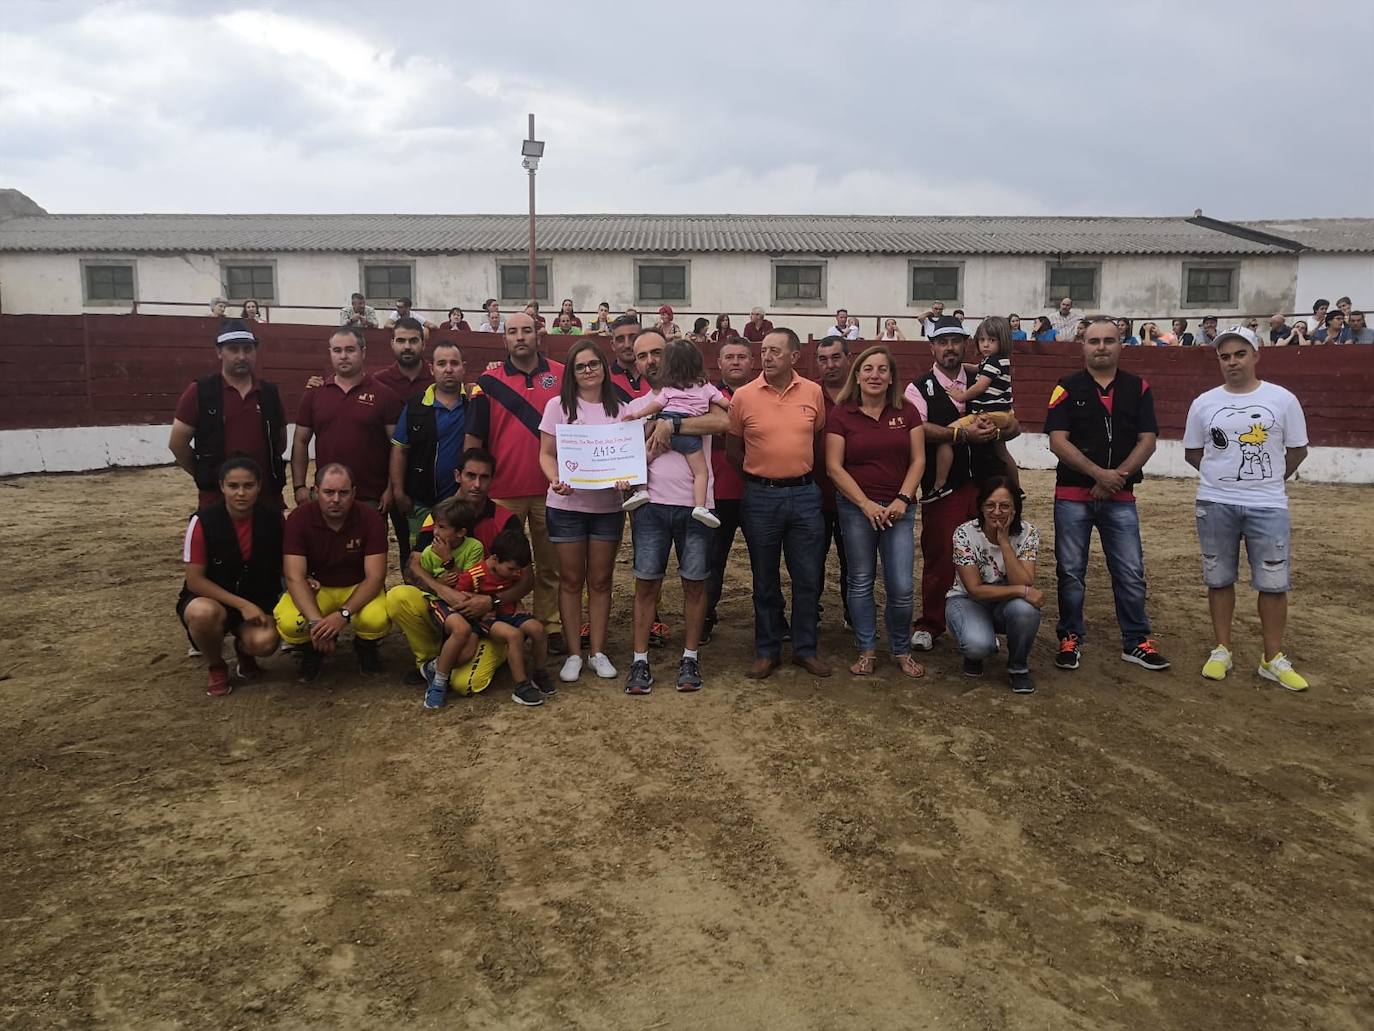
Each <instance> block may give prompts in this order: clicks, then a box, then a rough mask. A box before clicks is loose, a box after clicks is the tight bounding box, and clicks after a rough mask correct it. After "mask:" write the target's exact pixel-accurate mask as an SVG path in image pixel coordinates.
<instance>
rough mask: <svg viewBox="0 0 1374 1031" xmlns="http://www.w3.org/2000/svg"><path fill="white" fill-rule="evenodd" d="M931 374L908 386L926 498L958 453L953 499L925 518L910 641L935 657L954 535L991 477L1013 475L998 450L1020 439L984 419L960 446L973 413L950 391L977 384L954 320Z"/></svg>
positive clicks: (940, 328) (940, 340)
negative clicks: (945, 450) (946, 454)
mask: <svg viewBox="0 0 1374 1031" xmlns="http://www.w3.org/2000/svg"><path fill="white" fill-rule="evenodd" d="M931 332H932V334H933V335H932V336H931V338H930V353H931V357H932V358H933V359H934V361H933V363H932V365H931V368H930V371H929V372H928V373H926V374H925V375H924V376H922V377H921V378H920V379H916V380H913V381H912V382H911V383H910V384H908V385H907V388H906V392H905V395H904V396H905V397H906V399H907V400H908V401H910V402H911V403H912V404H913V405H914V406H915V408H916V411H917V412H918V413H919V414H920V416H921V419H922V420H923V422H924V423H925V426H924V429H923V433H924V435H925V445H926V468H925V475H924V476H923V477H922V482H921V492H922V493H923V494H924V493H929V492H930V490H931V488H932V487H933V486H934V483H935V463H936V456H937V454H938V449H939V446H940V445H941V444H952V445H954V464H953V466H952V468H951V469H950V473H949V479H947V480H946V481H945V485H946V486H947V487H949V488H950V489H951V493H950V494H949V495H948V496H946V497H943V498H941V499H940V500H939V501H935V502H932V503H930V504H928V505H927V506H926V507H925V510H924V511H923V512H922V513H921V560H922V565H923V568H922V571H921V615H920V618H919V619H917V620H916V624H915V626H914V628H913V632H912V635H911V647H912V648H914V649H916V650H917V651H923V652H928V651H930V650H931V648H933V647H934V646H935V639H936V638H937V637H939V636H940V635H941V634H942V633H944V631H945V594H946V592H948V591H949V588H950V585H951V584H953V583H954V575H955V574H954V553H953V548H954V545H953V541H954V530H955V528H956V527H957V526H959V524H961V523H963V522H966V521H967V520H969V519H972V518H974V517H975V516H977V514H978V509H977V504H976V501H977V496H978V488H977V484H978V482H979V481H980V480H982V479H984V478H986V477H988V476H1000V475H1002V474H1003V473H1004V472H1005V471H1006V469H1005V467H1004V466H1003V465H1002V463H1001V461H1000V460H999V459H998V457H997V453H996V451H995V449H994V448H993V447H992V445H993V443H994V442H996V441H998V440H1002V441H1007V440H1011V439H1012V438H1014V437H1016V436H1017V435H1018V434H1019V433H1020V432H1021V429H1020V427H1019V426H1018V425H1017V424H1016V420H1015V419H1014V418H1013V419H1011V420H1009V425H1008V426H1007V427H1006V428H1005V429H998V427H997V425H996V424H995V423H994V422H993V421H992V420H991V419H979V420H977V421H976V422H975V423H974V424H973V425H972V426H970V427H968V428H966V429H961V430H959V439H958V440H957V441H956V440H955V439H954V438H955V435H954V429H953V426H954V424H955V423H957V422H958V421H959V420H960V419H961V418H962V417H963V415H964V413H965V411H966V406H965V405H964V404H963V403H962V402H959V401H955V400H954V398H953V397H951V396H950V394H949V390H948V388H949V387H951V386H955V387H958V388H959V389H960V390H967V389H968V388H969V387H970V386H971V385H972V381H973V377H972V376H971V375H970V372H969V370H968V369H966V368H965V367H964V363H963V362H964V351H965V349H966V345H967V344H968V338H969V335H968V331H967V330H966V329H964V327H963V326H962V325H960V324H959V322H958V321H957V320H955V319H953V318H949V317H946V318H943V319H941V320H940V324H939V325H937V326H936V327H935V328H934V329H933V330H932V331H931Z"/></svg>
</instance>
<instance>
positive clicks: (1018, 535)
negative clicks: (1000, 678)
mask: <svg viewBox="0 0 1374 1031" xmlns="http://www.w3.org/2000/svg"><path fill="white" fill-rule="evenodd" d="M1022 501H1023V498H1022V496H1021V492H1020V491H1019V490H1018V489H1016V485H1015V484H1014V483H1012V482H1010V481H1009V480H1007V479H1005V478H1004V477H1001V476H994V477H992V478H990V479H987V480H984V481H983V484H982V486H981V487H979V488H978V498H977V512H978V514H977V515H976V516H974V518H972V519H970V520H969V521H968V522H966V523H962V524H961V525H960V526H959V527H958V529H956V530H955V531H954V571H955V573H956V574H957V575H956V577H955V579H954V585H953V586H952V587H951V588H950V590H949V595H948V597H946V599H945V618H946V619H947V620H948V621H949V630H950V633H951V634H953V635H954V639H955V640H956V641H957V642H958V643H959V650H960V651H961V652H962V653H963V655H964V676H966V677H981V676H982V675H983V660H984V659H986V658H987V657H988V656H989V655H991V654H993V653H994V652H995V651H997V635H998V634H999V633H1002V634H1005V635H1006V637H1007V677H1008V679H1009V680H1010V681H1011V689H1012V691H1014V692H1015V693H1016V694H1030V693H1031V692H1033V691H1034V690H1035V684H1034V682H1033V681H1032V680H1031V675H1030V651H1031V645H1032V644H1034V643H1035V635H1036V633H1037V632H1038V631H1039V629H1040V609H1041V607H1042V606H1043V605H1044V604H1045V593H1044V592H1043V591H1041V590H1040V589H1039V588H1038V587H1036V586H1035V565H1036V560H1037V559H1038V558H1039V554H1040V531H1038V530H1037V529H1036V528H1035V527H1034V526H1032V525H1031V524H1030V523H1028V522H1023V521H1022V519H1021V503H1022Z"/></svg>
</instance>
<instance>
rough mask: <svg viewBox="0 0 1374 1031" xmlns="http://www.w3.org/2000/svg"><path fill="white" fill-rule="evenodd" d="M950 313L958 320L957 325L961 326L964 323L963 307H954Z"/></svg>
mask: <svg viewBox="0 0 1374 1031" xmlns="http://www.w3.org/2000/svg"><path fill="white" fill-rule="evenodd" d="M950 314H951V315H952V316H953V317H954V318H956V319H958V320H959V325H961V326H962V325H963V324H964V309H963V308H955V309H954V311H952V312H951V313H950Z"/></svg>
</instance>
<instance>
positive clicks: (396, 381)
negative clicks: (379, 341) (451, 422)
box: [372, 318, 443, 402]
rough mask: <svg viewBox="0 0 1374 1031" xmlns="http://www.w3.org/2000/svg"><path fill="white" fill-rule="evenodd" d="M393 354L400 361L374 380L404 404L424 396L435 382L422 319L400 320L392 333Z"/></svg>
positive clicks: (389, 366)
mask: <svg viewBox="0 0 1374 1031" xmlns="http://www.w3.org/2000/svg"><path fill="white" fill-rule="evenodd" d="M440 335H441V336H442V335H443V334H442V333H441V334H440ZM391 354H392V357H393V358H395V359H396V360H395V361H394V362H392V363H391V364H390V365H388V366H387V367H386V368H385V369H383V370H382V371H381V372H374V373H373V374H372V378H373V379H375V380H376V381H377V382H378V383H380V384H381V385H382V386H384V387H386V388H387V389H388V390H390V391H391V392H392V393H393V394H395V395H396V396H397V397H399V398H400V399H401V401H402V402H406V401H409V400H410V399H411V398H412V397H414V396H415V395H416V394H421V393H424V390H425V388H426V387H427V386H429V384H430V382H431V380H430V378H429V363H427V362H426V361H425V337H424V327H423V326H421V325H420V320H419V319H409V318H407V319H397V320H396V325H395V326H394V327H392V330H391Z"/></svg>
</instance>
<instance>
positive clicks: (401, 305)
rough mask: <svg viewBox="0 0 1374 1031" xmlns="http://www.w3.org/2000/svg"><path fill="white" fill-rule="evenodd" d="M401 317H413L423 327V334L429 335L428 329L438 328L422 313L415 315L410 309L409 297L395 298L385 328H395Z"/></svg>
mask: <svg viewBox="0 0 1374 1031" xmlns="http://www.w3.org/2000/svg"><path fill="white" fill-rule="evenodd" d="M401 319H414V320H415V321H416V322H418V323H419V324H420V326H421V327H422V328H423V329H424V332H425V336H429V331H430V330H431V329H438V328H439V327H438V326H436V325H435V324H434V323H433V322H431V321H430V320H429V319H427V318H425V317H424V316H423V315H416V314H415V312H413V311H412V310H411V300H410V298H409V297H398V298H396V307H395V308H394V309H393V310H392V312H391V314H390V315H388V316H387V320H386V328H387V329H394V328H396V323H398V322H400V321H401Z"/></svg>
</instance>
